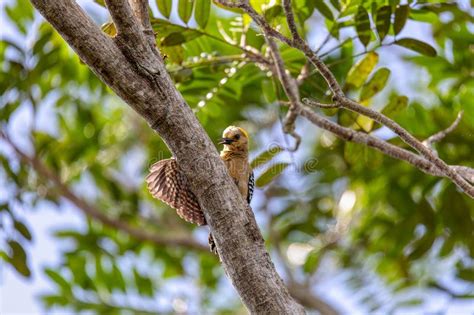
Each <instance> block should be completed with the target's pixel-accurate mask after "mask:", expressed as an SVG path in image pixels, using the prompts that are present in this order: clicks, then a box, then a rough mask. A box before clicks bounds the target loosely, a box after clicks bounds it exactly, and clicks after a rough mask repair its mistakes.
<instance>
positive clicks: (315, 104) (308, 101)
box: [302, 98, 341, 108]
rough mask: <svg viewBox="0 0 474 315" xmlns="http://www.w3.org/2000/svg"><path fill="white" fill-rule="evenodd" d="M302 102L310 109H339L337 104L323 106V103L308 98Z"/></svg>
mask: <svg viewBox="0 0 474 315" xmlns="http://www.w3.org/2000/svg"><path fill="white" fill-rule="evenodd" d="M302 102H303V103H304V104H305V105H308V106H311V107H318V108H340V107H341V106H340V105H339V104H335V103H332V104H325V103H319V102H316V101H314V100H312V99H309V98H303V100H302Z"/></svg>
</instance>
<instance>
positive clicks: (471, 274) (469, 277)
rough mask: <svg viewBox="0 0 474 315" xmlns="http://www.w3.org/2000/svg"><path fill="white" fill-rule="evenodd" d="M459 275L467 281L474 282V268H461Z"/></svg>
mask: <svg viewBox="0 0 474 315" xmlns="http://www.w3.org/2000/svg"><path fill="white" fill-rule="evenodd" d="M457 276H458V277H459V278H461V279H463V280H465V281H468V282H474V270H473V269H472V268H461V269H460V270H458V272H457Z"/></svg>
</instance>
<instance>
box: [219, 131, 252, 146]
mask: <svg viewBox="0 0 474 315" xmlns="http://www.w3.org/2000/svg"><path fill="white" fill-rule="evenodd" d="M248 143H249V135H248V133H247V131H245V130H244V129H243V128H240V127H235V126H229V127H227V128H226V129H225V130H224V132H223V133H222V138H221V139H220V141H219V144H223V145H224V149H225V150H228V151H243V152H247V151H248Z"/></svg>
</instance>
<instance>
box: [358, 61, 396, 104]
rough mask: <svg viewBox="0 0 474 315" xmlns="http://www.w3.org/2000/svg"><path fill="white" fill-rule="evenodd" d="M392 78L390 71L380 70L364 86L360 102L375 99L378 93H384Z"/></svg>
mask: <svg viewBox="0 0 474 315" xmlns="http://www.w3.org/2000/svg"><path fill="white" fill-rule="evenodd" d="M389 76H390V70H389V69H387V68H380V69H378V70H377V71H376V72H375V73H374V75H373V76H372V78H371V79H370V80H369V81H368V82H367V83H365V84H364V86H363V87H362V91H361V92H360V98H359V100H360V101H364V100H367V99H369V98H371V97H373V96H374V95H375V94H377V93H378V92H380V91H382V90H383V88H384V87H385V85H386V84H387V81H388V78H389Z"/></svg>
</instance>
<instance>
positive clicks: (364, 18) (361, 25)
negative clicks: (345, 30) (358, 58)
mask: <svg viewBox="0 0 474 315" xmlns="http://www.w3.org/2000/svg"><path fill="white" fill-rule="evenodd" d="M355 22H356V31H357V37H359V40H360V41H361V43H362V44H363V45H364V46H367V45H368V44H369V42H370V35H371V29H370V19H369V13H368V12H367V10H366V9H365V8H364V7H363V6H362V5H361V6H359V9H358V10H357V15H356V17H355Z"/></svg>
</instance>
